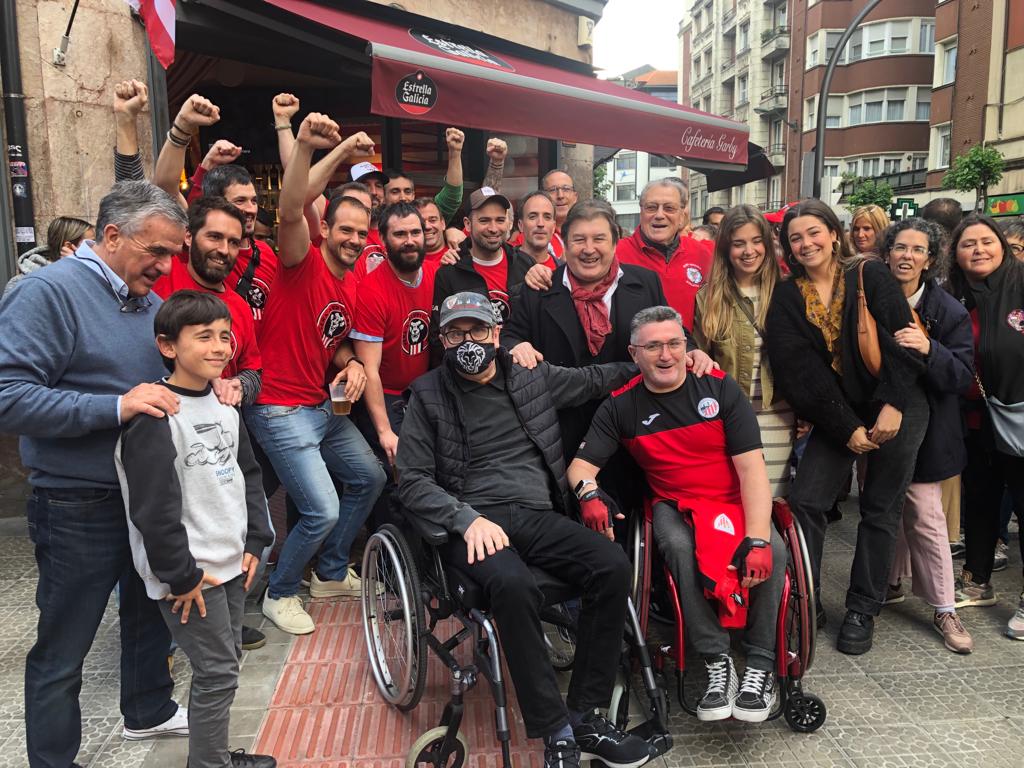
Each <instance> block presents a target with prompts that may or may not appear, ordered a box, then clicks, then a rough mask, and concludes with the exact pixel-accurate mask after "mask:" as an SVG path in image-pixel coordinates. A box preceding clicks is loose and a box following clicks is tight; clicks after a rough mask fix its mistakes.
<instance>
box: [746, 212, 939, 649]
mask: <svg viewBox="0 0 1024 768" xmlns="http://www.w3.org/2000/svg"><path fill="white" fill-rule="evenodd" d="M779 239H780V242H781V244H782V250H783V254H784V255H785V257H786V263H787V264H788V265H789V268H790V270H791V272H792V278H791V279H789V280H787V281H786V282H784V283H782V284H780V285H779V286H777V287H776V289H775V293H774V295H773V296H772V302H771V306H770V307H769V309H768V320H767V326H766V329H765V341H766V343H767V345H768V357H769V360H770V361H771V366H772V373H773V374H774V376H775V386H776V387H777V388H778V389H779V391H780V393H781V394H782V396H783V397H785V399H786V401H787V402H789V403H790V404H791V405H792V406H793V409H794V410H795V411H796V414H797V416H798V417H799V418H801V419H804V420H806V421H809V422H811V423H812V424H813V425H814V429H813V431H812V432H811V436H810V439H809V440H808V443H807V449H806V451H805V452H804V455H803V458H802V460H801V462H800V467H799V469H798V471H797V475H796V480H795V481H794V483H793V489H792V491H791V493H790V497H789V501H790V505H791V506H792V508H793V512H794V514H795V515H796V516H797V518H798V519H799V520H800V523H801V524H802V526H803V530H804V535H805V537H806V539H807V544H808V547H809V549H810V554H811V564H812V569H813V571H814V578H815V586H816V588H819V589H820V584H821V579H820V570H821V557H822V551H823V548H824V542H825V526H826V524H827V516H826V515H827V513H828V511H829V509H830V508H831V507H832V502H833V501H834V500H835V499H836V497H837V496H838V495H839V493H840V491H841V490H842V488H843V485H844V483H846V482H848V481H849V476H850V475H849V473H850V465H851V464H852V463H853V460H854V458H856V457H857V456H859V455H866V456H867V478H866V482H865V486H864V491H863V493H862V494H861V495H860V512H861V521H860V524H859V525H858V528H857V546H856V550H855V552H854V558H853V565H852V567H851V569H850V586H849V589H848V590H847V593H846V609H847V611H846V617H845V619H844V621H843V625H842V627H841V628H840V630H839V638H838V642H837V648H838V649H839V650H840V651H842V652H844V653H852V654H859V653H866V652H867V651H868V650H870V648H871V642H872V636H873V633H874V617H875V616H877V615H878V612H879V610H880V609H881V607H882V604H883V601H884V600H885V596H886V588H887V585H888V584H887V582H888V575H889V568H890V566H891V565H892V559H893V553H894V551H895V547H896V532H897V528H898V526H899V522H900V513H901V511H902V509H903V497H904V494H905V493H906V491H907V486H908V485H909V484H910V480H911V475H912V473H913V468H914V460H915V459H916V457H917V451H918V448H919V447H920V445H921V440H922V438H923V437H924V433H925V429H926V428H927V426H928V403H927V401H926V399H925V396H924V391H923V390H922V388H921V386H920V384H919V383H918V377H919V376H920V375H921V373H922V372H923V371H924V361H923V358H922V356H921V355H920V353H918V352H915V351H913V350H908V349H905V348H903V347H901V346H900V345H899V344H898V343H896V340H895V339H894V338H893V334H894V333H895V332H896V331H898V330H900V329H901V328H906V327H907V326H908V324H909V323H910V322H911V319H912V316H911V313H910V307H909V305H908V304H907V300H906V298H905V297H904V296H903V292H902V291H901V290H900V288H899V285H898V284H897V283H896V280H895V279H894V278H893V276H892V275H891V274H890V273H889V269H888V267H886V266H885V264H882V263H881V262H878V261H866V260H864V259H860V258H854V257H853V255H852V254H851V253H850V249H849V245H848V244H847V243H846V240H845V238H844V237H843V234H842V226H841V225H840V223H839V219H838V218H837V217H836V215H835V213H833V212H832V209H831V208H829V207H828V206H827V205H825V204H824V203H822V202H821V201H820V200H804V201H803V202H801V203H799V204H797V205H795V206H793V207H792V208H790V209H789V210H788V211H787V212H786V216H785V218H784V219H783V220H782V229H781V233H780V238H779ZM861 270H863V279H864V290H865V294H866V297H867V305H868V309H869V310H870V312H871V314H872V316H873V317H874V319H875V322H876V324H877V328H878V341H879V346H880V348H881V354H882V366H881V370H880V372H879V378H877V379H876V378H875V377H874V376H872V375H871V373H869V372H868V370H867V368H866V367H865V365H864V362H863V360H862V358H861V355H860V351H859V348H858V343H857V288H858V274H859V273H860V272H861Z"/></svg>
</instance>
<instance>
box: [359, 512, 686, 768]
mask: <svg viewBox="0 0 1024 768" xmlns="http://www.w3.org/2000/svg"><path fill="white" fill-rule="evenodd" d="M447 539H448V534H447V532H446V531H445V530H444V529H443V528H441V527H439V526H435V525H433V524H431V523H428V522H426V521H424V520H422V519H419V518H417V517H415V516H414V515H410V514H405V515H404V520H402V521H401V522H400V523H399V525H396V524H393V523H387V524H384V525H382V526H381V527H380V528H379V529H378V530H377V531H376V532H375V533H373V535H371V536H370V538H369V539H368V540H367V543H366V548H365V550H364V554H363V565H362V580H363V586H362V610H363V631H364V635H365V640H366V647H367V650H368V652H369V657H370V669H371V672H372V674H373V678H374V681H375V682H376V684H377V688H378V690H379V691H380V694H381V696H382V697H383V698H384V699H385V700H386V701H387V702H388V703H390V704H392V705H393V706H395V707H396V708H397V709H399V710H400V711H402V712H408V711H410V710H412V709H413V708H414V707H416V705H417V704H418V703H419V701H420V698H421V696H422V695H423V691H424V687H425V685H426V676H427V664H428V654H427V649H428V648H429V649H430V651H431V652H432V653H433V655H435V656H437V657H438V658H439V659H440V660H441V662H442V663H443V664H444V665H445V666H446V667H447V668H448V670H449V673H450V698H449V700H448V702H447V704H446V705H445V707H444V711H443V714H442V716H441V720H440V723H439V724H438V725H437V727H435V728H432V729H430V730H428V731H427V732H426V733H424V734H422V735H421V736H420V737H419V738H418V739H416V740H415V742H414V743H413V746H412V749H411V750H410V752H409V755H408V758H407V760H406V766H407V768H413V766H421V765H430V766H435V767H436V768H441V767H442V766H443V768H460V767H461V766H462V765H464V764H465V763H466V758H467V753H468V745H467V742H466V739H465V737H464V736H463V735H462V733H461V732H460V731H459V727H460V725H461V723H462V718H463V715H464V702H463V698H464V696H465V694H466V692H467V691H468V690H470V689H471V688H473V687H474V686H475V685H476V684H477V682H479V680H480V678H483V679H484V680H485V681H486V682H487V684H488V686H489V688H490V692H491V695H492V697H493V699H494V708H495V712H494V722H495V731H496V735H497V738H498V740H499V742H500V744H501V754H502V765H503V766H504V767H505V768H511V765H512V762H511V757H510V741H511V727H510V722H509V711H508V694H507V690H508V688H507V682H506V680H505V677H504V673H503V670H502V663H501V660H502V658H501V643H500V640H499V638H498V634H497V630H496V627H495V626H494V624H493V622H492V621H491V619H490V616H489V615H488V609H487V608H488V607H487V600H486V597H485V595H484V594H483V590H482V589H481V588H480V586H479V585H477V584H476V582H474V581H473V580H472V579H471V578H469V576H467V575H466V574H465V573H464V572H463V571H461V570H460V569H459V568H457V567H455V566H452V565H450V564H446V563H444V562H442V560H441V557H440V554H439V551H438V547H439V546H440V545H442V544H444V543H445V542H446V541H447ZM530 570H531V571H532V573H533V575H534V578H535V579H536V581H537V586H538V587H539V589H540V591H541V593H542V594H543V595H544V606H543V607H542V610H541V619H542V621H543V623H544V625H545V634H546V636H547V638H548V644H549V647H548V653H549V660H550V662H551V663H552V664H553V666H554V667H555V668H556V669H559V670H565V669H569V668H571V666H572V656H573V652H574V647H575V646H574V637H575V634H574V621H573V619H574V616H573V608H574V605H575V601H576V600H577V598H578V597H579V593H578V589H577V588H575V587H572V586H570V585H568V584H566V583H564V582H561V581H558V580H557V579H555V578H554V577H553V576H551V575H550V574H548V573H546V572H545V571H543V570H541V569H538V568H533V567H531V569H530ZM447 619H453V622H447V621H446V620H447ZM442 622H444V624H442ZM452 626H454V629H450V627H452ZM442 633H443V634H444V635H447V636H440V635H442ZM625 634H626V637H625V638H624V651H623V654H622V656H621V659H620V662H619V663H620V670H619V673H618V675H617V682H616V686H615V690H614V692H613V707H614V708H615V710H616V711H618V710H620V709H622V708H623V705H625V709H626V710H628V700H629V684H630V680H631V678H632V676H633V673H635V672H639V675H640V677H641V679H642V681H643V685H644V689H645V691H646V694H647V701H646V705H645V709H646V711H645V715H646V720H645V722H643V723H641V724H640V725H639V726H638V727H637V728H635V729H633V731H631V732H633V733H636V734H637V735H639V736H640V737H641V738H644V739H645V740H646V741H647V743H648V749H649V750H650V752H651V756H652V758H653V757H656V756H658V755H662V754H664V753H665V752H667V751H668V750H669V749H670V748H671V746H672V738H671V736H670V735H669V734H668V727H667V726H668V696H667V695H666V693H665V690H664V688H662V687H659V686H658V685H657V683H656V680H655V671H654V666H653V663H652V660H651V655H650V653H649V651H648V648H647V645H646V643H645V641H644V636H643V633H642V631H641V629H640V620H639V617H638V615H637V612H636V610H635V609H634V607H633V603H632V601H630V602H629V606H628V610H627V618H626V633H625ZM463 643H469V644H470V647H471V648H472V656H471V661H470V662H469V663H468V664H467V663H462V662H460V661H459V660H458V659H457V658H456V649H457V648H459V646H461V645H462V644H463Z"/></svg>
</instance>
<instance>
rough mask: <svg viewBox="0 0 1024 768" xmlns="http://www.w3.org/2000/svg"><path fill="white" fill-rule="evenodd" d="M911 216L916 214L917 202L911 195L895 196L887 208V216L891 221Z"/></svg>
mask: <svg viewBox="0 0 1024 768" xmlns="http://www.w3.org/2000/svg"><path fill="white" fill-rule="evenodd" d="M911 216H917V203H915V202H914V199H913V198H912V197H897V198H896V202H895V203H893V204H892V207H891V208H890V209H889V218H890V219H891V220H892V221H900V220H902V219H909V218H910V217H911Z"/></svg>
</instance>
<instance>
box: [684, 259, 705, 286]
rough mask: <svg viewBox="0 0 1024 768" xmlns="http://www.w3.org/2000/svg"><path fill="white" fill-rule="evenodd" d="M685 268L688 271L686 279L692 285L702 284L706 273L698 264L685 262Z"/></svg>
mask: <svg viewBox="0 0 1024 768" xmlns="http://www.w3.org/2000/svg"><path fill="white" fill-rule="evenodd" d="M683 269H684V270H685V271H686V280H687V282H688V283H689V284H690V285H693V286H700V285H701V284H702V283H703V282H704V273H703V272H702V271H701V268H700V267H698V266H697V265H696V264H685V265H683Z"/></svg>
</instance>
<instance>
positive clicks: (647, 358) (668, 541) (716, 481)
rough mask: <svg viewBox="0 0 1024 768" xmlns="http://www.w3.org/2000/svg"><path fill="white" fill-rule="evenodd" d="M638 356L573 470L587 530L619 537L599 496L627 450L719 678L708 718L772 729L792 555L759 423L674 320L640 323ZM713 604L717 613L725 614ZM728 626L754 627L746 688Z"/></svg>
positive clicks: (699, 640) (693, 639)
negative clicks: (690, 367)
mask: <svg viewBox="0 0 1024 768" xmlns="http://www.w3.org/2000/svg"><path fill="white" fill-rule="evenodd" d="M629 353H630V356H631V357H632V358H633V361H634V362H635V363H636V364H637V366H638V367H639V368H640V376H638V377H636V378H635V379H634V380H633V381H632V382H630V383H629V384H627V385H626V386H625V387H623V388H622V389H620V390H618V391H617V392H613V393H612V396H611V397H610V398H608V399H607V400H605V401H604V403H602V404H601V406H600V407H599V408H598V409H597V412H596V413H595V414H594V419H593V421H592V422H591V425H590V430H589V431H588V432H587V435H586V437H585V438H584V440H583V442H582V443H581V444H580V447H579V452H578V453H577V454H576V458H575V459H574V460H573V462H572V464H571V465H570V466H569V470H568V477H569V485H570V486H572V487H573V488H574V489H575V491H576V496H577V498H578V499H579V502H580V515H581V517H582V518H583V523H584V525H586V526H587V527H588V528H591V529H593V530H596V531H598V532H603V533H605V535H607V536H608V537H609V538H614V533H613V531H612V527H611V520H612V518H613V515H614V513H616V512H617V510H616V508H615V505H614V504H613V503H610V502H609V499H608V496H606V495H605V493H604V491H603V490H601V489H599V488H598V485H597V476H598V471H599V470H600V469H601V467H602V466H604V465H605V463H606V462H607V461H608V460H609V459H610V458H611V457H612V456H613V455H614V454H615V452H616V451H617V450H618V449H619V446H620V445H621V446H622V447H624V448H625V449H626V450H627V451H628V452H629V454H630V455H631V456H632V457H633V459H635V460H636V463H637V464H638V465H639V466H640V469H641V470H643V471H644V473H645V474H646V476H647V482H648V484H649V486H650V489H651V493H652V495H653V498H652V502H653V518H654V538H655V541H656V542H657V543H658V549H659V551H661V553H662V554H663V556H664V558H665V562H666V563H667V564H668V566H669V568H670V569H671V571H672V574H673V576H675V579H676V583H677V585H678V588H679V601H680V604H681V605H682V609H683V618H684V621H685V624H686V635H687V640H688V641H689V643H690V644H692V645H693V647H694V648H696V650H697V652H698V653H700V654H701V655H702V656H703V657H704V663H705V666H706V668H707V672H708V686H707V689H706V690H705V692H704V694H703V695H702V697H701V700H700V704H699V705H698V707H697V717H698V718H699V719H701V720H724V719H727V718H729V717H734V718H736V719H737V720H745V721H747V722H755V723H756V722H763V721H764V720H766V719H767V718H768V715H769V714H770V712H771V710H772V707H773V705H774V703H775V698H776V689H775V671H774V670H775V646H776V643H775V640H776V632H775V630H776V619H777V616H778V611H779V601H780V600H781V598H782V589H783V583H784V580H785V570H786V550H785V547H784V545H783V544H782V539H781V537H780V536H779V534H778V533H776V532H775V531H773V530H772V522H771V515H772V494H771V486H770V485H769V482H768V470H767V469H766V468H765V463H764V455H763V454H762V452H761V432H760V429H759V428H758V426H757V417H756V416H755V415H754V411H753V409H752V408H751V406H750V402H749V401H748V400H747V398H746V396H745V395H744V394H743V392H742V390H741V389H740V388H739V385H738V384H737V383H736V382H735V381H734V380H733V379H731V378H729V377H728V376H727V375H726V374H724V373H723V372H722V371H720V370H712V371H709V372H708V374H707V375H706V376H703V377H700V378H697V377H696V376H690V375H688V373H687V370H686V334H685V332H684V330H683V326H682V322H681V318H680V316H679V313H678V312H677V311H676V310H675V309H673V308H671V307H665V306H660V307H649V308H647V309H643V310H641V311H640V312H638V313H637V314H636V315H635V316H634V318H633V320H632V322H631V323H630V345H629ZM748 590H749V593H748ZM705 595H708V596H709V597H713V598H714V599H715V601H716V602H717V603H718V605H719V609H718V611H717V614H716V611H715V609H714V608H713V607H712V606H711V604H710V602H709V600H707V599H705ZM744 613H745V615H744ZM720 617H721V619H720ZM723 624H724V625H726V626H735V627H739V628H745V633H744V650H745V652H746V657H747V659H746V670H745V671H744V673H743V679H742V681H741V682H739V681H737V676H736V669H735V667H734V665H733V661H732V659H731V658H730V657H729V633H728V631H727V630H726V629H725V627H724V626H723Z"/></svg>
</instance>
